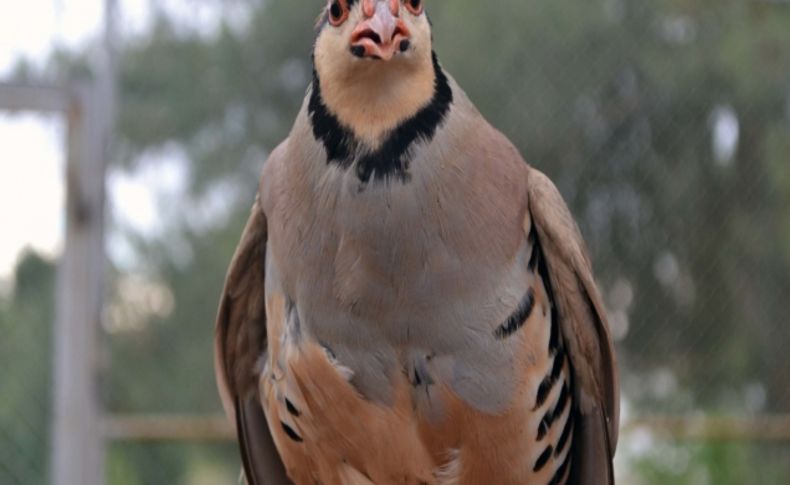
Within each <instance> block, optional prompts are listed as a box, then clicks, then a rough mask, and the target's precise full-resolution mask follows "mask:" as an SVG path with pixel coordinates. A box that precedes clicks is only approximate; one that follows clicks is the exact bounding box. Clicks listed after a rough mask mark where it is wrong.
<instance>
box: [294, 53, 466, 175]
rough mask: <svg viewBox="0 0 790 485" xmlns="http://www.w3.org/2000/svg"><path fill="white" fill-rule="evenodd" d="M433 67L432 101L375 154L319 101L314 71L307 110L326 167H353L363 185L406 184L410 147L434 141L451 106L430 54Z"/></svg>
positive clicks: (446, 86)
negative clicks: (376, 183)
mask: <svg viewBox="0 0 790 485" xmlns="http://www.w3.org/2000/svg"><path fill="white" fill-rule="evenodd" d="M433 67H434V72H435V80H434V92H433V97H432V98H431V101H430V102H429V103H428V104H427V105H425V106H424V107H423V108H421V109H420V110H419V111H418V112H417V113H415V114H414V116H412V117H411V118H408V119H406V120H404V121H403V122H402V123H401V124H400V125H398V126H397V127H396V128H395V129H393V130H392V131H391V132H390V133H389V134H388V135H387V137H386V138H385V140H384V141H383V142H382V144H381V146H380V147H379V148H378V149H376V150H374V151H370V150H369V149H366V148H365V147H364V144H363V143H362V142H361V141H360V140H358V139H357V137H356V136H355V135H354V133H353V131H352V130H351V129H350V128H348V127H346V126H343V125H342V124H341V123H340V121H339V120H338V119H337V117H336V116H335V115H334V113H332V112H331V111H329V109H328V108H327V107H326V105H325V104H324V100H323V98H322V97H321V83H320V80H319V79H318V73H317V72H316V70H315V69H313V85H312V88H311V94H310V101H309V103H308V107H307V110H308V114H309V117H310V122H311V124H312V127H313V135H314V136H315V139H316V140H318V141H320V142H321V143H322V144H323V146H324V149H325V150H326V155H327V163H330V164H336V165H338V166H340V167H342V168H344V169H349V168H351V167H354V168H355V170H356V173H357V177H359V180H360V181H361V182H362V183H363V184H366V183H368V182H370V181H371V180H373V181H374V182H382V181H388V180H391V179H397V180H399V181H401V182H404V183H405V182H408V180H409V178H410V175H409V164H410V163H411V158H412V147H413V146H414V144H415V143H417V142H423V143H429V142H430V141H431V140H432V139H433V137H434V136H435V135H436V130H437V129H438V128H439V127H440V126H441V125H442V123H444V120H445V119H446V117H447V114H448V113H449V111H450V106H451V105H452V103H453V90H452V88H451V87H450V83H449V81H448V79H447V75H446V74H445V73H444V71H442V68H441V66H439V61H438V59H437V57H436V53H433Z"/></svg>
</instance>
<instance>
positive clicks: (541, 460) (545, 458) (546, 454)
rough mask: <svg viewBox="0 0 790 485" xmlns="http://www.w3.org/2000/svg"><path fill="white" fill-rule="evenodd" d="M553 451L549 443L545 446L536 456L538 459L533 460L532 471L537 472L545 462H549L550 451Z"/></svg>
mask: <svg viewBox="0 0 790 485" xmlns="http://www.w3.org/2000/svg"><path fill="white" fill-rule="evenodd" d="M553 451H554V449H553V448H552V447H551V445H549V446H547V447H546V449H545V450H543V453H541V454H540V456H539V457H538V460H537V461H536V462H535V466H534V467H533V468H532V471H534V472H538V471H540V470H541V469H543V467H544V466H546V463H548V462H549V458H551V453H552V452H553Z"/></svg>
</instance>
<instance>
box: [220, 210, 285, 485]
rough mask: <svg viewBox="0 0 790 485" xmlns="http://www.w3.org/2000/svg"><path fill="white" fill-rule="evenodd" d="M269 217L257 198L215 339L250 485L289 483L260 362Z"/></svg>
mask: <svg viewBox="0 0 790 485" xmlns="http://www.w3.org/2000/svg"><path fill="white" fill-rule="evenodd" d="M266 239H267V228H266V216H265V215H264V213H263V211H262V210H261V208H260V204H259V202H258V200H257V199H256V202H255V205H254V206H253V208H252V213H251V214H250V218H249V220H248V221H247V226H246V227H245V228H244V233H243V234H242V236H241V241H240V242H239V245H238V247H237V248H236V253H235V254H234V256H233V260H232V261H231V264H230V269H229V270H228V275H227V278H226V281H225V288H224V289H223V291H222V297H221V300H220V305H219V313H218V315H217V322H216V328H215V336H214V369H215V372H216V378H217V385H218V387H219V393H220V396H221V397H222V404H223V406H224V407H225V412H226V413H227V415H228V417H229V418H230V419H231V421H233V422H234V423H235V425H236V433H237V436H238V441H239V445H240V448H241V457H242V461H243V464H244V474H245V477H246V479H247V483H249V484H250V485H264V484H265V485H285V484H288V483H290V482H289V481H288V479H287V478H286V473H285V469H284V467H283V464H282V461H281V460H280V457H279V455H278V454H277V450H276V448H275V446H274V442H273V440H272V437H271V434H270V432H269V428H268V426H267V424H266V416H265V415H264V411H263V408H262V407H261V403H260V399H259V393H258V381H259V375H260V369H259V368H258V363H259V362H260V361H262V358H263V357H262V356H263V355H264V353H265V352H266V311H265V297H264V291H265V274H266Z"/></svg>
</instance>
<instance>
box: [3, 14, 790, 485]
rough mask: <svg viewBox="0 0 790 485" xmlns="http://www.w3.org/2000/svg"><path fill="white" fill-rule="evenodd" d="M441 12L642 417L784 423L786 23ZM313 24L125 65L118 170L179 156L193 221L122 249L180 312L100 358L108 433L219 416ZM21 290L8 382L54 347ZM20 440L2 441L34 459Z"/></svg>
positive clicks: (723, 451) (114, 468)
mask: <svg viewBox="0 0 790 485" xmlns="http://www.w3.org/2000/svg"><path fill="white" fill-rule="evenodd" d="M427 3H428V5H427V7H428V11H429V14H430V15H431V19H432V21H433V23H434V34H435V43H436V46H435V47H436V51H437V53H438V54H439V58H440V59H441V61H442V63H443V65H444V66H445V67H446V68H447V70H448V71H449V72H450V73H451V74H453V75H454V76H455V77H456V79H457V80H458V82H459V83H460V85H461V86H462V87H464V89H465V90H466V91H467V93H468V94H469V96H470V97H471V99H472V100H473V101H474V102H475V103H476V104H477V106H478V107H479V108H480V110H481V111H482V112H483V114H484V115H485V116H486V117H487V118H488V119H489V120H490V121H491V122H492V123H493V124H494V125H495V126H497V127H498V128H500V129H501V130H502V131H503V132H504V133H505V134H506V135H507V136H508V137H509V138H510V139H511V140H512V141H513V142H514V143H515V144H516V145H517V146H518V147H519V149H520V150H521V152H522V153H523V154H524V156H525V158H526V159H527V160H528V161H529V162H530V163H532V164H533V165H535V166H536V167H538V168H540V169H541V170H543V171H545V172H546V173H548V174H549V175H550V176H551V177H552V179H553V180H555V182H556V183H557V185H558V186H559V187H560V190H561V191H562V192H563V194H564V196H565V197H566V199H567V201H568V203H569V205H570V206H571V209H572V211H573V213H574V214H575V215H576V217H577V219H578V221H579V223H580V225H581V227H582V231H583V232H584V234H585V237H586V239H587V241H588V243H589V246H590V250H591V253H592V255H593V260H594V262H595V266H596V272H597V275H598V277H599V279H600V284H601V287H602V289H603V290H604V293H605V294H606V297H607V301H608V304H609V306H610V308H611V309H612V313H613V315H614V317H615V318H613V325H614V326H616V331H615V333H616V334H617V335H618V336H619V337H620V341H619V344H618V345H619V356H620V364H621V369H622V373H623V388H624V393H625V395H626V396H627V398H628V400H629V403H630V412H631V413H632V414H634V413H636V414H639V413H662V412H670V413H684V412H716V413H757V412H765V413H769V412H790V386H788V385H787V376H788V375H790V359H788V358H787V355H786V350H785V349H786V347H787V345H788V343H790V329H788V328H787V326H786V322H787V316H786V313H787V309H788V305H787V297H788V295H790V28H788V26H790V5H788V4H786V3H781V2H770V1H753V2H743V1H736V0H684V1H679V0H631V1H625V0H588V1H581V0H553V1H528V2H524V1H523V0H500V1H498V2H494V3H492V2H480V1H477V0H476V1H473V0H453V1H452V2H446V1H445V2H440V1H438V0H429V1H428V2H427ZM320 4H321V2H317V1H316V2H293V1H285V0H270V1H250V2H249V17H248V19H247V23H246V25H244V26H243V27H238V26H234V27H231V26H230V25H229V24H228V25H223V26H222V27H221V28H220V29H219V30H218V31H217V32H216V34H211V35H206V34H204V33H200V32H199V31H194V30H190V29H186V28H184V26H183V25H180V24H179V23H178V22H176V21H175V20H173V19H170V18H167V17H162V18H160V19H159V20H158V21H157V23H156V25H155V26H154V27H153V29H152V31H151V33H150V35H146V36H143V37H139V38H134V39H129V40H128V42H126V43H125V45H124V48H123V52H122V56H121V64H120V66H121V77H120V79H121V89H120V93H121V105H120V118H119V123H118V129H119V133H118V143H117V145H116V155H117V162H118V164H119V165H118V166H120V167H125V169H127V170H135V169H136V168H137V167H139V165H140V163H155V160H156V159H157V154H160V153H162V152H163V151H166V150H167V149H168V148H169V147H172V146H177V147H178V149H179V150H180V151H181V152H182V153H183V154H184V156H185V157H186V159H187V160H188V161H189V166H188V172H187V173H188V183H187V187H188V194H187V196H186V197H187V198H188V201H193V202H194V203H191V202H190V203H187V204H185V205H184V211H183V214H181V216H180V217H178V218H175V219H173V220H168V224H167V226H166V227H165V228H164V230H163V231H162V232H161V233H160V234H157V235H155V236H150V235H149V236H146V237H142V236H139V235H137V236H133V237H131V238H130V241H131V242H132V243H133V247H134V249H135V253H136V254H137V255H138V258H137V259H138V260H139V261H142V262H143V263H142V264H141V265H140V267H139V268H137V269H136V271H138V272H140V273H141V274H144V275H145V276H146V277H147V278H150V279H152V280H155V281H157V282H159V283H161V284H162V285H164V287H165V288H167V290H168V291H169V292H170V294H171V296H172V299H173V302H174V305H173V307H172V311H169V312H164V313H161V314H152V315H150V316H149V317H147V318H145V319H144V321H143V322H142V324H140V325H135V326H132V327H124V328H125V330H123V331H113V332H110V333H108V334H107V335H106V337H105V339H106V342H107V345H108V348H109V351H108V352H107V356H108V360H107V367H106V369H105V382H104V387H103V389H104V390H103V394H104V396H103V397H104V400H105V404H106V406H107V409H108V411H109V412H124V413H140V412H146V413H168V412H174V413H207V412H219V411H220V405H219V401H218V399H217V397H216V391H215V387H214V382H213V370H212V360H211V353H212V337H213V333H212V332H213V328H212V327H213V320H214V313H215V309H216V303H217V297H218V295H219V291H220V288H221V285H222V280H223V275H224V272H225V269H226V267H227V264H228V262H229V259H230V256H231V254H232V252H233V249H234V247H235V244H236V242H237V240H238V237H239V234H240V232H241V228H242V224H243V222H244V221H245V220H246V215H247V213H248V210H249V206H250V204H251V203H252V200H253V197H254V193H255V190H256V186H257V174H258V172H259V170H260V168H261V165H262V163H263V161H264V159H265V155H266V153H268V152H269V151H270V150H271V149H272V148H273V147H274V146H275V145H276V144H277V143H278V142H279V141H280V140H282V139H283V138H284V137H285V136H286V135H287V133H288V131H289V129H290V126H291V123H292V121H293V119H294V117H295V115H296V113H297V111H298V109H299V107H300V104H301V101H302V97H303V93H304V91H305V89H306V87H307V83H308V82H309V80H310V71H311V65H310V46H311V43H312V39H313V36H314V31H313V25H314V20H315V18H316V16H317V13H318V10H319V8H320ZM69 62H75V61H74V60H71V61H69ZM60 71H68V70H64V69H60ZM728 116H729V117H730V118H729V120H730V122H731V121H732V118H733V117H734V119H735V122H736V123H737V141H738V143H737V145H734V146H733V148H734V151H733V152H732V153H727V150H726V146H725V148H719V149H715V148H714V139H715V138H716V134H717V133H718V132H719V127H720V124H721V123H724V122H726V121H727V119H728ZM720 141H721V140H720ZM724 141H726V140H724ZM725 145H726V143H725ZM717 150H718V152H717ZM141 160H145V161H144V162H141ZM151 160H154V161H151ZM218 188H219V189H221V190H220V195H224V196H225V198H226V199H227V200H228V201H230V207H229V209H228V210H227V211H226V212H225V213H223V215H222V216H221V218H220V219H219V220H215V221H213V223H212V224H209V225H208V226H205V225H203V226H201V225H199V224H198V225H196V224H195V223H194V221H195V219H196V218H198V217H199V216H200V215H201V211H202V209H201V207H203V205H201V203H200V202H201V201H203V200H205V199H206V198H210V197H211V196H212V194H214V195H216V191H217V190H218ZM24 271H25V270H24V265H23V266H22V267H21V268H20V275H22V274H23V273H24ZM28 271H30V269H29V268H28ZM121 277H123V275H119V278H121ZM42 278H43V277H42ZM25 280H26V278H24V277H20V276H18V277H17V281H18V285H17V290H16V293H15V294H14V297H13V299H12V300H11V301H9V302H7V303H4V304H3V306H2V308H1V309H0V325H2V328H3V332H4V333H3V335H4V336H7V335H11V339H12V340H7V339H3V340H2V341H0V345H3V346H5V345H8V346H9V349H10V350H9V352H12V353H7V349H5V348H3V352H2V353H0V362H2V363H6V362H16V363H19V362H27V361H25V360H24V359H22V358H21V356H20V357H16V355H15V354H13V352H17V353H22V352H25V351H26V349H33V348H36V347H39V348H44V347H46V348H49V341H48V338H49V332H50V331H49V328H50V326H49V325H48V323H49V322H50V321H51V304H49V306H44V305H40V306H37V305H33V306H27V307H26V306H25V304H24V301H25V300H24V298H25V297H24V293H25V291H26V290H25V289H24V284H23V282H24V281H25ZM35 281H37V282H38V283H36V284H38V285H41V286H35V285H34V286H33V287H34V288H37V290H36V291H34V294H38V295H42V294H47V295H48V294H49V293H47V292H46V291H44V290H47V291H48V288H49V287H48V286H46V285H51V278H50V279H49V280H48V279H46V278H43V279H39V280H35ZM118 288H121V286H119V287H118ZM125 297H127V295H124V294H123V291H120V290H116V291H115V292H114V294H113V295H112V298H113V299H114V300H115V301H119V300H123V299H124V298H125ZM47 301H48V300H47ZM26 312H27V313H26ZM23 321H24V322H26V323H25V324H24V325H22V324H21V323H18V322H23ZM27 322H32V323H30V324H29V325H28V323H27ZM138 323H139V322H138ZM9 329H10V330H9ZM45 343H46V344H45ZM27 351H29V350H27ZM43 354H44V353H43V352H41V353H39V354H38V355H43ZM7 356H8V357H7ZM6 359H8V360H6ZM29 360H30V359H28V361H29ZM25 365H35V366H36V368H35V369H33V370H29V371H28V370H25V371H24V372H32V373H33V374H31V375H35V376H37V377H35V379H32V378H31V379H29V381H30V382H32V383H34V384H31V385H30V386H27V387H25V388H24V389H23V390H22V391H20V392H25V393H29V394H28V395H35V396H47V397H48V396H49V391H48V389H49V388H48V381H47V379H49V377H48V374H46V369H47V366H48V365H49V363H48V362H42V361H41V360H38V361H36V362H34V363H33V364H25ZM13 372H14V373H16V372H17V370H14V371H13ZM19 372H22V370H20V371H19ZM25 375H27V374H25ZM11 382H12V380H11V379H4V380H3V386H4V388H3V392H4V394H5V393H10V395H11V396H15V395H16V394H14V392H17V391H19V390H16V391H15V390H14V389H13V388H11V389H10V391H6V389H5V386H12V385H13V384H11ZM16 399H17V401H14V398H12V399H11V400H10V401H7V400H6V399H5V398H4V399H3V400H2V407H0V423H7V422H9V421H7V420H13V419H14V417H13V415H7V414H3V413H4V412H7V411H6V408H7V407H8V406H7V402H8V403H10V406H11V409H12V410H13V409H19V406H20V404H19V402H21V401H19V400H20V399H25V397H24V395H22V396H21V397H18V398H16ZM37 399H38V401H39V402H41V403H44V404H42V405H41V407H40V409H39V408H36V407H35V406H32V407H30V408H24V409H25V411H24V412H25V413H34V415H33V414H31V416H30V417H28V418H26V421H28V422H32V423H35V426H38V427H41V426H44V425H43V424H42V423H45V422H46V419H45V417H46V415H47V414H46V413H47V409H48V408H47V405H46V404H45V403H46V402H48V401H46V398H44V397H37ZM14 403H16V404H14ZM14 406H16V407H14ZM13 412H18V411H13ZM26 416H27V415H26ZM24 426H25V425H24V424H22V423H19V424H17V425H15V426H13V427H10V428H9V427H7V426H5V425H2V426H0V432H5V433H18V434H19V435H20V436H21V435H24V434H25V429H24ZM17 429H20V430H21V431H18V430H17ZM36 429H39V428H36ZM9 430H10V431H9ZM15 436H16V435H15ZM39 436H46V435H45V434H40V435H39ZM25 439H27V438H25ZM6 441H7V440H0V447H3V446H5V443H6ZM14 442H15V443H17V444H16V445H15V446H17V448H18V449H17V451H14V450H11V451H8V453H9V454H11V456H14V453H18V454H20V456H25V457H30V456H36V457H38V456H42V455H39V454H38V453H39V452H43V451H44V446H45V445H46V440H43V439H42V442H40V443H38V442H36V443H32V444H29V445H28V444H27V442H26V441H25V440H24V439H21V440H16V441H14ZM20 443H21V444H20ZM632 444H633V443H630V442H629V441H624V442H623V446H630V445H632ZM31 450H32V451H31ZM5 452H6V450H5V449H3V448H0V456H1V455H2V454H3V453H5ZM626 455H627V459H628V461H629V463H630V468H633V470H632V471H633V472H634V473H635V475H633V474H631V473H629V477H630V478H631V479H632V480H633V481H632V482H629V483H637V484H638V483H646V484H647V483H650V484H664V483H678V484H706V483H711V484H717V485H718V484H730V483H731V484H740V483H761V484H762V483H777V484H779V483H783V482H782V480H783V478H784V477H787V476H790V465H788V463H790V450H788V448H787V446H782V447H780V446H769V445H752V444H749V443H743V444H715V443H714V444H673V443H661V444H660V445H657V446H655V447H652V448H651V449H650V450H649V451H647V452H639V453H637V452H632V451H631V450H628V451H627V452H626ZM28 459H29V458H28ZM0 463H2V464H4V466H8V465H5V463H6V462H5V461H3V460H0ZM196 464H200V465H196ZM206 464H208V465H206ZM196 466H201V467H203V468H200V470H201V471H200V472H199V473H196V472H195V470H196V468H195V467H196ZM236 466H237V462H236V457H235V455H234V451H233V448H232V447H231V446H224V447H223V446H220V447H217V446H197V445H196V446H189V447H186V446H175V445H172V446H170V445H161V446H148V445H136V444H125V443H121V444H117V445H113V447H112V448H111V450H110V456H109V466H108V476H109V477H110V481H111V483H113V484H122V485H127V484H130V485H131V484H135V485H137V484H159V483H172V484H175V483H184V484H187V483H189V484H193V483H206V482H205V477H206V476H216V475H214V474H216V473H218V472H217V471H216V470H225V471H227V470H231V472H230V475H228V473H225V474H224V475H222V474H221V476H223V477H224V478H223V479H226V480H229V482H228V483H231V482H232V481H234V480H235V470H236ZM206 467H208V468H206ZM754 470H759V475H754V474H753V471H754ZM0 473H2V472H0ZM14 473H17V472H15V471H14V470H11V474H12V475H11V476H12V477H13V476H15V475H14ZM42 473H43V472H42ZM39 476H41V477H43V475H39ZM201 476H202V477H204V478H203V480H204V481H203V482H201V481H200V480H201V478H200V477H201ZM21 477H22V478H20V479H19V480H18V481H19V482H20V483H28V481H27V480H25V479H23V478H24V477H26V475H21ZM37 477H38V476H37ZM216 480H217V481H214V482H210V483H218V482H219V480H220V479H219V478H217V479H216ZM36 481H38V480H35V479H34V480H33V482H36Z"/></svg>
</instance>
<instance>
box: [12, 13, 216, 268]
mask: <svg viewBox="0 0 790 485" xmlns="http://www.w3.org/2000/svg"><path fill="white" fill-rule="evenodd" d="M151 1H152V0H120V1H119V5H120V9H121V13H122V21H121V22H119V23H120V25H121V29H122V33H123V34H126V35H133V34H136V33H139V32H142V31H144V29H145V27H146V26H147V25H148V23H149V8H148V5H149V4H150V2H151ZM155 3H156V4H157V5H158V6H159V7H160V8H167V9H168V11H173V10H175V11H176V12H177V11H178V10H182V11H185V10H186V8H187V7H186V6H187V5H189V0H164V1H163V0H156V2H155ZM103 6H104V0H25V1H21V2H13V3H10V4H9V5H4V7H5V10H4V12H3V15H0V80H2V79H4V78H5V77H6V76H7V75H8V74H9V72H10V71H11V70H12V69H13V67H14V65H15V64H16V63H17V61H18V60H19V59H20V58H23V57H24V58H25V59H27V60H28V61H30V62H32V63H33V64H35V65H42V64H43V63H44V62H45V60H46V58H47V56H48V54H49V52H50V51H51V50H52V48H53V47H56V46H61V47H69V48H78V47H80V46H82V45H84V44H86V43H87V42H90V41H91V40H92V39H95V37H96V36H97V35H99V34H100V33H101V31H102V29H103V17H104V14H103ZM199 10H200V9H199ZM190 13H191V14H194V12H193V11H191V8H190ZM199 13H202V15H204V16H206V15H210V13H207V12H205V9H203V10H202V11H200V12H199ZM63 138H64V124H63V122H62V121H61V120H60V117H59V116H55V115H53V116H40V115H35V114H20V113H16V114H9V113H4V112H0V281H1V280H3V279H7V278H8V276H9V275H10V273H11V271H12V269H13V267H14V264H15V262H16V261H17V259H18V257H19V253H20V251H21V250H22V249H24V248H25V247H32V248H35V249H36V250H38V251H40V252H43V253H45V254H48V255H56V254H57V253H58V251H59V250H60V248H61V242H62V234H63V229H64V223H63V199H64V186H63V178H62V173H63V165H64V153H63ZM159 180H161V178H157V177H155V176H152V174H151V173H150V170H148V171H143V173H140V174H134V175H128V174H117V173H116V174H111V176H110V178H109V180H108V182H109V190H110V199H111V201H112V200H113V199H116V200H118V199H122V200H123V201H124V203H123V204H113V206H114V207H115V211H116V212H120V214H117V215H118V217H120V219H121V220H122V221H124V222H126V223H128V225H131V226H133V227H135V228H142V229H143V230H144V229H147V228H151V227H154V226H155V225H156V224H157V223H158V222H159V221H158V220H157V210H156V207H155V206H156V203H155V200H156V196H157V194H156V192H157V190H160V189H161V190H172V188H173V186H174V185H175V186H178V182H177V181H176V182H175V184H174V183H173V182H172V180H170V182H169V185H168V186H167V187H165V188H164V189H162V187H161V184H159V183H158V182H159ZM166 180H167V179H166ZM110 241H111V245H115V246H118V244H113V241H114V239H113V238H111V239H110ZM110 249H113V248H110ZM118 249H119V250H121V251H122V250H123V248H118ZM111 252H112V251H111Z"/></svg>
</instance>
